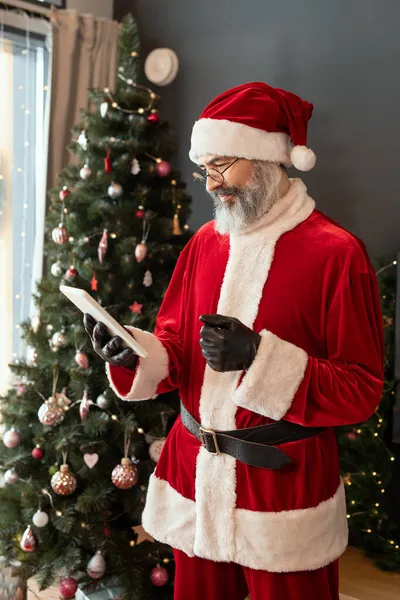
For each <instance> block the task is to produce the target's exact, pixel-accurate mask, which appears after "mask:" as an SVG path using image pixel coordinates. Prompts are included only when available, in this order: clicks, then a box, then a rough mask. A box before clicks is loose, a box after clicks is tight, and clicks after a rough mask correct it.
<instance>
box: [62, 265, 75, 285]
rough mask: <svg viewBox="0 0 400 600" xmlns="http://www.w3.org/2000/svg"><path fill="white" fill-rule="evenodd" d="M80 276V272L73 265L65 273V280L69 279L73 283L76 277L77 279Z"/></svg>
mask: <svg viewBox="0 0 400 600" xmlns="http://www.w3.org/2000/svg"><path fill="white" fill-rule="evenodd" d="M77 275H78V271H77V270H76V269H75V267H74V266H73V265H71V266H70V268H69V269H67V272H66V273H65V279H67V280H68V281H72V279H74V277H76V276H77Z"/></svg>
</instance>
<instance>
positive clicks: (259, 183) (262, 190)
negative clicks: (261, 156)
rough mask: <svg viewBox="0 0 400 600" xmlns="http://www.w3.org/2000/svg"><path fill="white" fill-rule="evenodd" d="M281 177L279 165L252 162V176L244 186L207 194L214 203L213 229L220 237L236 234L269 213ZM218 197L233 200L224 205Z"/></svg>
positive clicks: (277, 194)
mask: <svg viewBox="0 0 400 600" xmlns="http://www.w3.org/2000/svg"><path fill="white" fill-rule="evenodd" d="M281 175H282V174H281V169H280V167H279V165H277V164H275V163H270V162H262V161H254V173H253V176H252V179H251V181H250V183H248V184H247V185H246V186H243V187H241V188H239V187H234V186H232V187H222V188H220V189H219V190H218V192H208V193H209V195H210V196H211V198H212V199H213V201H214V218H215V222H216V230H217V231H218V232H219V233H222V234H226V233H227V234H231V233H237V232H239V231H242V230H243V229H245V228H246V227H247V226H248V225H250V224H252V223H254V222H255V221H257V220H258V219H260V218H261V217H262V216H263V215H265V214H266V213H268V212H269V211H270V210H271V208H272V207H273V206H274V204H275V203H276V201H277V200H278V197H279V193H278V190H279V183H280V180H281ZM219 194H221V195H223V194H226V195H229V194H231V195H232V196H235V201H234V202H233V203H228V202H223V201H222V200H221V199H220V197H219Z"/></svg>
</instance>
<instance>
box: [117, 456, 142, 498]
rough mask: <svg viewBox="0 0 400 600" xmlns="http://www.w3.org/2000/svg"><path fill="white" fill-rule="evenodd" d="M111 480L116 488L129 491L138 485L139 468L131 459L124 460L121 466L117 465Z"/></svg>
mask: <svg viewBox="0 0 400 600" xmlns="http://www.w3.org/2000/svg"><path fill="white" fill-rule="evenodd" d="M111 479H112V482H113V484H114V485H115V487H117V488H119V489H120V490H129V489H130V488H131V487H133V486H134V485H136V484H137V482H138V479H139V472H138V469H137V466H136V465H134V464H133V462H132V461H131V460H130V458H123V459H122V460H121V464H120V465H117V466H116V467H115V469H114V470H113V472H112V473H111Z"/></svg>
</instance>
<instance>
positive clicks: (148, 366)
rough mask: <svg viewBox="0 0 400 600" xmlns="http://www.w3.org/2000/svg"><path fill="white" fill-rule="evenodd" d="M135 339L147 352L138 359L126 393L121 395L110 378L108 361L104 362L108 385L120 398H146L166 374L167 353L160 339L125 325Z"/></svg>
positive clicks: (153, 391) (151, 395) (151, 394)
mask: <svg viewBox="0 0 400 600" xmlns="http://www.w3.org/2000/svg"><path fill="white" fill-rule="evenodd" d="M126 329H128V330H129V331H131V332H132V335H133V336H134V338H135V339H137V341H138V342H139V344H141V345H142V346H143V348H145V349H146V350H147V352H148V357H147V358H142V357H141V358H140V359H139V366H138V368H137V370H136V374H135V378H134V380H133V384H132V387H131V389H130V391H129V392H128V394H126V395H125V396H122V395H121V394H120V393H119V392H118V389H117V387H116V385H115V383H114V381H113V379H112V371H111V369H110V365H109V363H106V373H107V377H108V381H109V382H110V387H111V388H112V390H113V391H114V392H115V393H116V394H117V396H118V397H119V398H121V399H122V400H148V399H149V398H152V397H153V396H154V394H156V392H157V387H158V385H159V384H160V383H161V381H162V380H163V379H165V378H166V377H167V376H168V373H169V370H168V353H167V351H166V349H165V348H164V346H163V345H162V343H161V342H160V340H159V339H158V338H157V337H156V336H155V335H153V334H152V333H150V332H148V331H143V330H142V329H138V328H137V327H129V326H128V327H126Z"/></svg>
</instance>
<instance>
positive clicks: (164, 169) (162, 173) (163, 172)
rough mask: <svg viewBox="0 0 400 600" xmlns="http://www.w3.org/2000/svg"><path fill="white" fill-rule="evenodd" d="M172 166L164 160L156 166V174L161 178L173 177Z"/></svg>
mask: <svg viewBox="0 0 400 600" xmlns="http://www.w3.org/2000/svg"><path fill="white" fill-rule="evenodd" d="M171 171H172V165H171V163H169V162H167V161H166V160H162V161H161V162H158V163H157V164H156V173H157V175H158V176H159V177H168V175H171Z"/></svg>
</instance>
